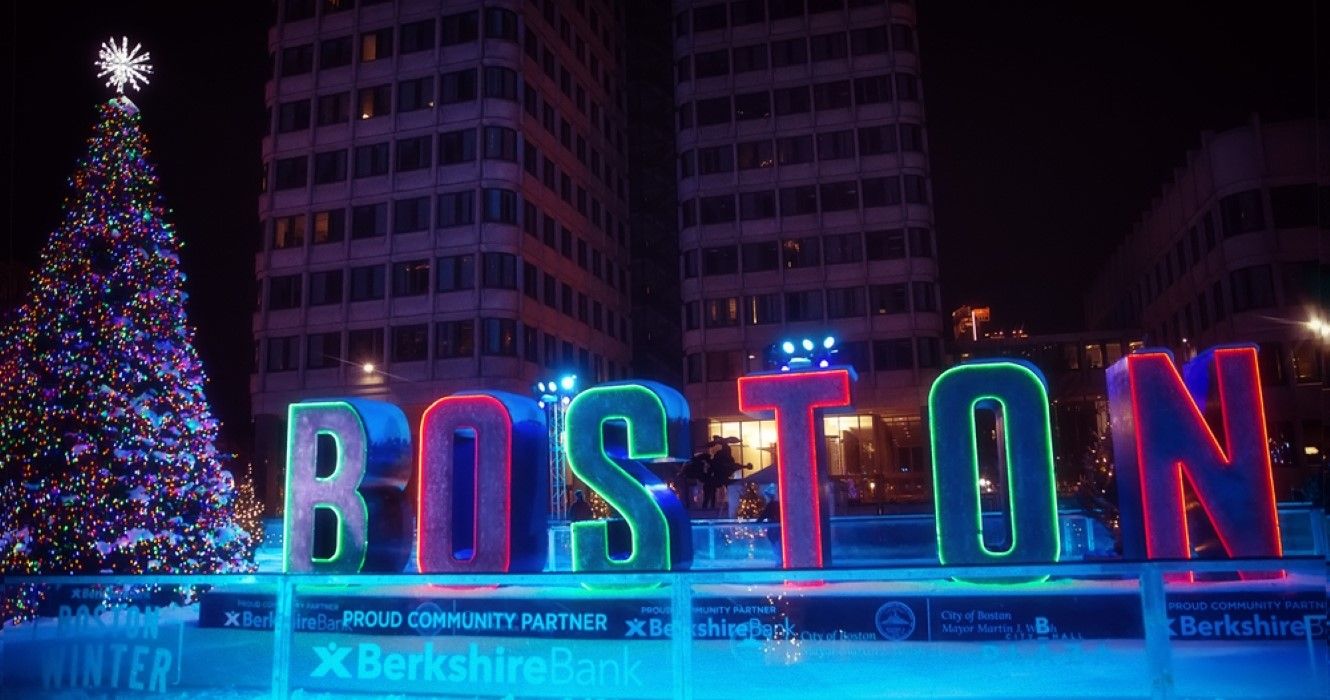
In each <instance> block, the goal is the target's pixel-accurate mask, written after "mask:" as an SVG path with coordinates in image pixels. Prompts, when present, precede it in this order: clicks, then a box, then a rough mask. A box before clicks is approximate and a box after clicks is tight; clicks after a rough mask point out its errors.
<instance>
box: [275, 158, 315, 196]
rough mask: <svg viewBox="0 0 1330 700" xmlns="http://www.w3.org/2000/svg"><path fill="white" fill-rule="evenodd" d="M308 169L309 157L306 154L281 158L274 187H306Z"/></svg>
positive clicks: (284, 188) (277, 166) (285, 188)
mask: <svg viewBox="0 0 1330 700" xmlns="http://www.w3.org/2000/svg"><path fill="white" fill-rule="evenodd" d="M308 169H309V159H308V158H306V157H305V156H298V157H295V158H282V159H279V160H278V161H277V165H276V173H275V175H274V177H273V187H274V188H275V189H278V190H290V189H295V188H298V187H304V186H305V181H306V179H307V177H308Z"/></svg>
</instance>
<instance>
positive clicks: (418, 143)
mask: <svg viewBox="0 0 1330 700" xmlns="http://www.w3.org/2000/svg"><path fill="white" fill-rule="evenodd" d="M433 141H434V137H433V136H417V137H416V138H413V139H402V140H400V141H398V142H397V172H406V171H409V170H421V169H423V168H428V167H429V166H430V165H431V163H430V156H431V155H432V154H433V152H434V143H433Z"/></svg>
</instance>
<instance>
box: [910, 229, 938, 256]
mask: <svg viewBox="0 0 1330 700" xmlns="http://www.w3.org/2000/svg"><path fill="white" fill-rule="evenodd" d="M907 232H908V233H909V236H910V257H912V258H931V257H933V233H932V232H931V231H929V230H928V229H926V228H911V229H907Z"/></svg>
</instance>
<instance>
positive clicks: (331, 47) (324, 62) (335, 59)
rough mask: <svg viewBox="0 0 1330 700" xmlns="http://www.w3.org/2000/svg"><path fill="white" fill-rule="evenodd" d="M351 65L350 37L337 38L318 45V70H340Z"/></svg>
mask: <svg viewBox="0 0 1330 700" xmlns="http://www.w3.org/2000/svg"><path fill="white" fill-rule="evenodd" d="M349 65H351V37H349V36H339V37H337V38H336V39H327V40H325V41H322V42H320V43H319V68H320V69H328V68H341V67H342V66H349Z"/></svg>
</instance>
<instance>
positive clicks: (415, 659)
mask: <svg viewBox="0 0 1330 700" xmlns="http://www.w3.org/2000/svg"><path fill="white" fill-rule="evenodd" d="M311 649H312V650H313V652H314V655H315V657H317V659H316V660H317V662H318V664H317V665H316V666H315V667H314V669H313V670H312V671H310V674H309V675H310V677H311V678H329V679H341V680H353V679H354V680H359V681H411V682H421V683H449V684H453V683H458V684H466V685H477V684H503V685H509V684H523V685H549V686H563V687H576V688H629V687H632V688H641V687H643V682H642V677H641V675H640V674H641V672H642V661H641V660H640V659H632V658H630V657H629V655H628V647H626V646H623V647H621V648H620V650H619V652H618V653H617V654H611V655H607V656H588V655H584V654H582V655H579V654H576V653H574V652H573V650H572V649H570V648H569V647H567V646H562V645H556V646H552V647H549V648H548V649H545V650H543V651H541V652H538V653H536V654H523V655H519V654H510V653H507V650H506V649H504V647H502V646H496V647H494V648H493V649H488V650H483V649H481V648H480V645H478V644H475V643H471V644H468V645H467V646H466V647H465V648H464V649H455V650H454V649H447V648H444V647H442V646H438V647H436V646H435V644H434V642H432V641H430V642H425V644H424V646H423V647H422V648H420V651H418V652H412V651H402V650H400V649H394V650H385V649H384V648H383V647H382V646H380V645H379V644H375V643H372V642H363V643H360V644H356V645H354V646H352V645H348V644H338V643H336V642H329V643H328V644H323V645H316V646H314V647H311Z"/></svg>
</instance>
